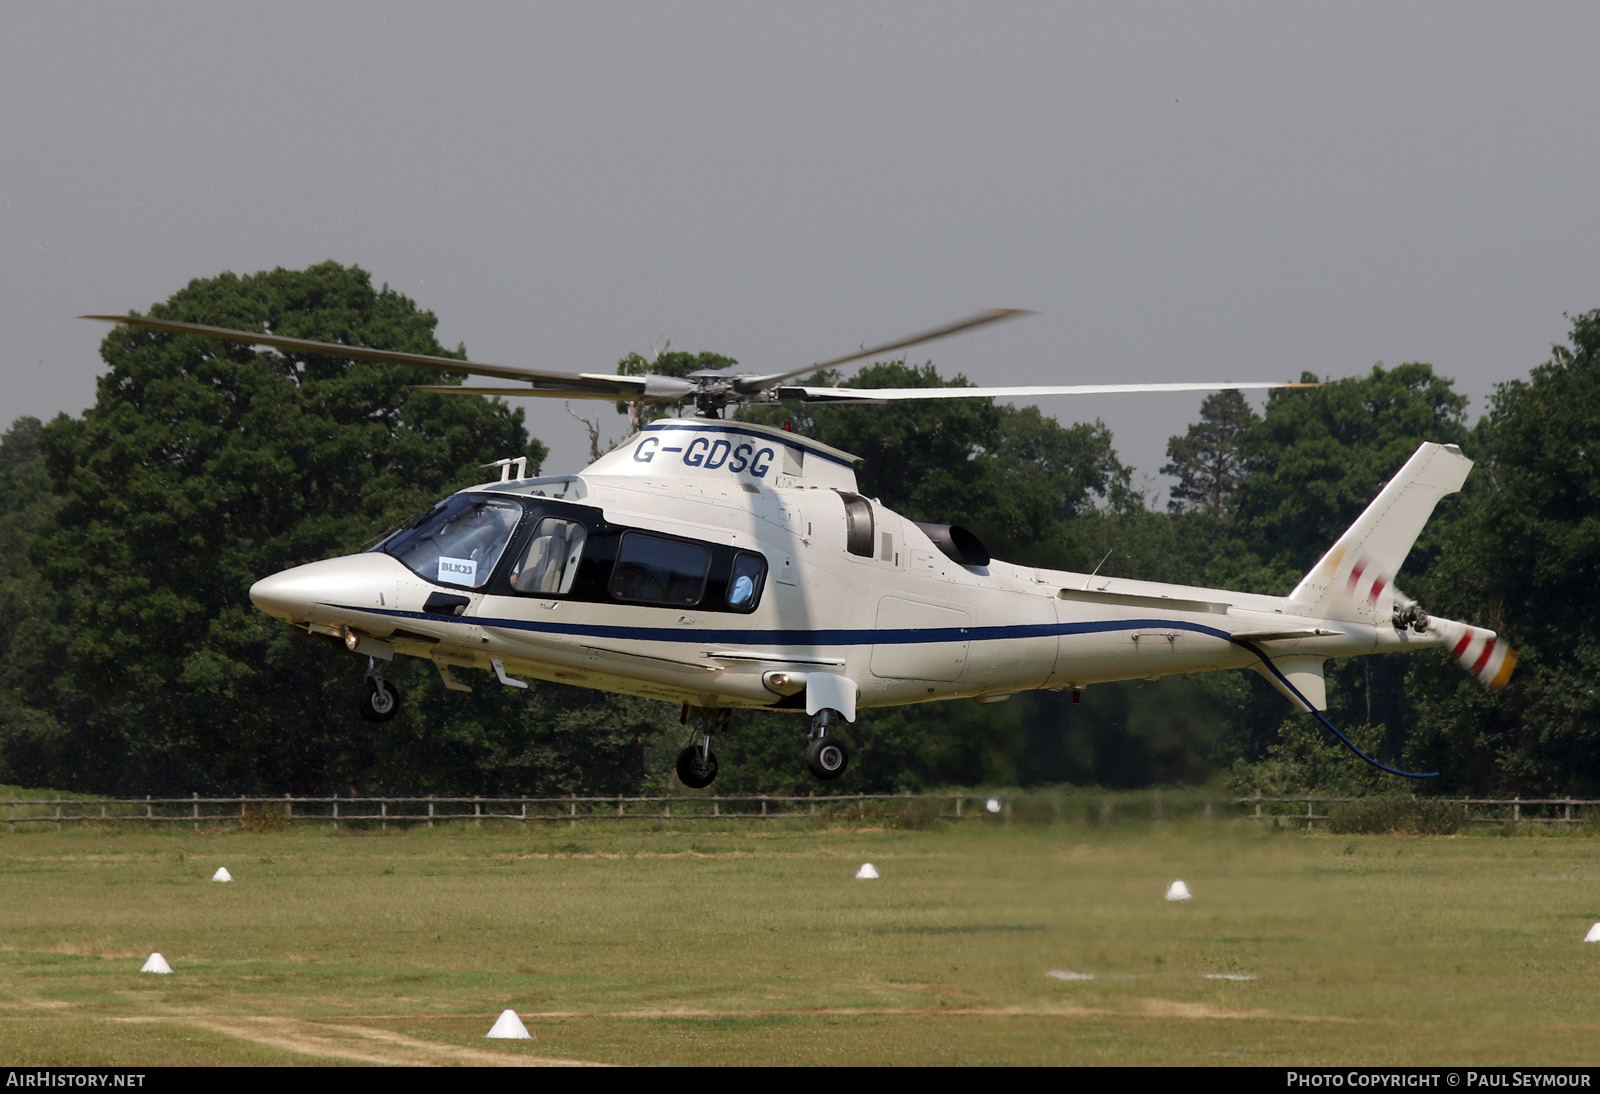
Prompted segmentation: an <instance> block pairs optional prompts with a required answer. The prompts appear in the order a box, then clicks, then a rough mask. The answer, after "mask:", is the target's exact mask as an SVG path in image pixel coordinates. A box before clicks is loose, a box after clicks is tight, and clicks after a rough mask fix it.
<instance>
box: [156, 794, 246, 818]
mask: <svg viewBox="0 0 1600 1094" xmlns="http://www.w3.org/2000/svg"><path fill="white" fill-rule="evenodd" d="M241 808H242V806H241ZM155 816H156V815H155V813H154V812H153V811H152V810H151V808H150V795H149V794H146V795H145V796H144V819H145V820H154V819H155Z"/></svg>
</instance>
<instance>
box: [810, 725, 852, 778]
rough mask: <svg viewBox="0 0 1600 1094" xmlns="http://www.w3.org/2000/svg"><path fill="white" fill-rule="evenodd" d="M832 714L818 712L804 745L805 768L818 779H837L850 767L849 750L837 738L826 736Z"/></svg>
mask: <svg viewBox="0 0 1600 1094" xmlns="http://www.w3.org/2000/svg"><path fill="white" fill-rule="evenodd" d="M833 714H834V712H833V711H831V710H819V711H818V712H817V716H816V717H815V718H813V719H812V721H811V739H810V741H809V742H808V743H807V744H806V767H808V768H810V769H811V773H812V774H813V775H815V776H816V777H817V778H819V779H837V778H838V777H839V776H840V775H843V774H844V771H845V768H847V767H849V766H850V750H849V749H848V748H846V747H845V746H844V742H843V741H841V740H839V738H837V737H830V736H828V723H829V722H830V721H831V720H832V716H833Z"/></svg>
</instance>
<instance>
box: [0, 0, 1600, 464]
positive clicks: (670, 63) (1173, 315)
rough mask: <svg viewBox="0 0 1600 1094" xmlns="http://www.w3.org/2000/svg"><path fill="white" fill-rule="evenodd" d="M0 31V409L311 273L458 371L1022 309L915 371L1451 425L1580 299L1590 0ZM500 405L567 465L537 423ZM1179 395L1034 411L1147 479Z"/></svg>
mask: <svg viewBox="0 0 1600 1094" xmlns="http://www.w3.org/2000/svg"><path fill="white" fill-rule="evenodd" d="M0 12H3V14H4V27H5V29H4V32H3V34H0V278H3V281H0V288H3V290H4V291H3V292H0V329H3V330H4V332H5V342H6V344H5V347H4V353H3V355H0V428H3V426H4V425H5V424H7V423H9V422H10V421H12V420H13V419H14V418H16V417H18V416H19V415H23V414H32V415H37V416H39V417H43V418H48V417H51V416H53V415H55V414H56V413H58V412H61V411H66V412H69V413H74V414H75V413H78V412H80V411H81V410H82V409H83V408H84V407H86V406H88V405H89V404H90V403H92V402H93V399H94V380H95V377H96V376H97V375H98V374H99V372H100V371H101V369H102V365H101V362H100V360H99V358H98V352H97V347H98V344H99V341H100V339H101V338H102V337H103V335H104V334H105V329H104V327H103V326H101V325H100V324H92V323H88V322H84V321H80V320H78V319H75V318H74V316H77V315H80V314H82V313H85V312H113V313H114V312H123V311H126V310H128V309H130V308H134V309H139V310H141V311H142V310H145V309H147V308H148V307H149V306H150V305H151V304H152V303H154V302H157V301H161V300H164V299H166V298H167V297H168V296H169V295H171V294H172V293H173V292H174V291H176V290H177V289H179V288H181V287H182V286H183V285H184V284H185V283H186V282H188V281H189V280H190V279H192V278H196V277H210V276H214V275H215V274H217V273H219V272H221V271H223V270H232V271H235V272H237V273H249V272H254V271H257V270H262V269H270V268H272V267H275V266H285V267H291V268H298V267H304V266H307V265H310V264H312V263H315V262H319V261H322V260H324V259H329V258H331V259H334V260H336V261H339V262H342V263H352V264H359V265H360V266H362V267H364V268H365V269H367V270H368V271H370V272H371V274H372V276H373V280H374V281H375V282H377V283H380V284H381V283H383V282H387V283H388V284H389V285H391V286H392V287H394V288H396V289H398V290H400V291H402V292H404V293H405V294H407V295H408V296H410V297H411V298H412V299H413V300H415V301H416V302H417V303H418V304H419V305H421V306H422V307H424V308H427V309H430V310H432V311H433V312H434V313H435V314H436V315H437V316H438V318H439V335H440V338H441V340H442V341H443V342H444V343H445V344H446V345H450V346H453V345H455V344H457V343H465V345H466V347H467V350H468V352H469V353H470V354H471V355H472V356H473V357H474V358H475V359H478V360H483V361H490V362H500V363H507V364H527V365H533V366H539V367H548V368H559V369H568V370H572V371H590V372H609V371H612V370H613V369H614V367H615V363H616V361H617V359H618V358H619V357H621V356H622V355H624V354H626V353H628V352H630V351H634V350H638V351H641V352H642V351H646V350H647V349H648V348H649V346H650V344H651V343H652V341H659V340H663V339H670V340H671V343H672V347H673V348H674V349H683V350H702V349H708V350H715V351H717V352H720V353H726V354H729V355H731V356H733V357H736V358H738V359H739V360H740V361H741V363H743V364H746V365H749V366H751V367H754V368H759V369H763V370H775V369H785V368H791V367H798V366H800V365H804V364H806V363H807V362H810V361H815V360H819V359H822V358H826V357H829V356H833V355H835V354H839V353H842V352H846V351H848V350H849V349H851V348H853V347H855V346H857V345H859V344H861V343H863V342H869V343H870V342H876V341H882V340H887V339H890V338H893V337H895V336H897V335H901V334H905V333H908V332H911V331H915V330H918V329H921V328H923V327H927V326H931V325H934V324H937V323H940V322H943V321H945V320H948V319H952V318H956V317H959V316H961V315H965V314H967V313H969V312H971V311H974V310H977V309H979V308H985V307H995V306H1006V307H1022V308H1030V309H1033V310H1035V311H1036V312H1038V313H1039V314H1037V315H1036V316H1034V317H1032V318H1029V319H1026V320H1022V321H1018V322H1014V323H1010V324H1004V325H1002V326H1000V327H997V328H994V329H992V330H988V331H983V332H978V333H975V334H970V335H963V336H959V337H957V338H954V339H951V340H949V341H947V342H941V343H936V344H934V345H932V346H930V347H927V348H926V349H925V350H924V351H921V353H920V354H918V356H919V357H931V359H932V360H933V361H934V362H935V363H936V364H937V365H938V366H939V368H940V369H941V370H942V371H945V372H946V373H954V372H958V371H959V372H962V373H964V374H965V375H966V376H968V377H969V378H970V379H971V380H973V381H974V382H977V383H983V384H1019V383H1074V382H1078V383H1091V382H1097V381H1100V382H1111V381H1134V380H1191V379H1193V380H1209V379H1239V380H1270V379H1291V378H1294V377H1296V376H1297V375H1298V374H1299V372H1300V371H1301V370H1302V369H1310V370H1312V371H1314V372H1316V373H1319V374H1321V375H1323V376H1347V375H1351V374H1355V373H1359V372H1363V371H1365V370H1367V369H1369V368H1370V367H1371V366H1372V364H1373V363H1374V362H1377V361H1383V362H1385V363H1387V364H1391V365H1393V364H1398V363H1400V362H1403V361H1412V360H1422V361H1429V362H1431V363H1433V364H1434V365H1435V367H1436V368H1437V369H1438V370H1439V371H1440V372H1442V373H1443V374H1444V375H1447V376H1450V377H1453V378H1454V379H1455V380H1456V382H1457V386H1458V389H1459V390H1461V391H1463V392H1465V393H1466V394H1468V395H1470V396H1471V397H1472V407H1471V411H1472V413H1473V415H1474V417H1475V416H1476V414H1477V413H1478V412H1480V411H1482V410H1483V408H1484V405H1485V400H1486V397H1487V396H1488V395H1489V393H1490V392H1491V391H1492V389H1493V385H1494V384H1495V383H1496V382H1498V381H1502V380H1506V379H1511V378H1515V377H1519V376H1522V375H1525V374H1526V372H1527V370H1528V369H1529V368H1530V367H1531V366H1533V365H1535V364H1537V363H1538V362H1539V361H1541V360H1543V359H1544V358H1545V356H1546V355H1547V353H1548V349H1549V345H1550V344H1551V343H1552V342H1557V341H1564V340H1565V337H1566V334H1567V331H1568V327H1569V324H1568V322H1567V321H1566V320H1565V319H1564V318H1563V313H1564V312H1570V313H1573V314H1577V313H1579V312H1583V311H1588V310H1591V309H1594V308H1600V247H1597V245H1596V244H1597V239H1600V233H1597V228H1600V202H1597V200H1596V198H1595V180H1596V179H1600V170H1597V166H1600V140H1596V136H1595V131H1596V116H1597V114H1596V112H1597V108H1600V65H1596V64H1595V63H1594V50H1595V47H1596V44H1597V43H1600V6H1597V5H1594V4H1592V3H1586V4H1559V5H1558V4H1477V5H1475V4H1468V3H1448V4H1410V5H1408V4H1402V3H1395V2H1384V3H1380V4H1371V5H1361V4H1353V3H1341V4H1337V5H1333V4H1329V5H1322V6H1314V5H1308V4H1282V3H1272V4H1260V5H1247V4H1198V3H1163V4H1136V3H1117V4H1095V5H1083V4H1078V5H1073V4H1066V3H1061V2H1054V3H1037V4H1003V3H1001V4H997V3H987V4H983V5H981V6H980V5H978V4H962V5H950V4H935V3H929V2H926V0H924V2H917V3H863V2H853V3H844V4H827V3H815V2H812V3H807V4H804V5H800V4H752V3H728V4H704V3H687V2H683V0H673V2H671V3H654V4H645V3H629V4H602V3H586V4H530V3H516V4H492V3H481V4H454V5H449V6H446V5H442V4H403V3H392V2H391V3H375V4H365V3H337V4H329V3H306V4H296V3H286V2H284V0H274V2H273V3H270V4H215V3H205V4H200V3H195V4H167V3H160V4H158V3H143V4H116V5H113V4H68V3H37V4H23V3H15V2H12V3H5V4H3V5H0ZM521 402H523V403H524V404H525V405H527V406H528V408H529V424H530V427H531V428H532V430H533V432H534V433H536V434H537V435H538V436H540V437H542V438H544V439H545V440H546V441H547V442H549V443H550V444H551V446H552V448H553V451H554V455H553V458H552V459H551V460H550V462H549V463H548V464H547V471H550V472H565V471H572V470H577V469H578V467H579V466H580V465H581V463H582V462H583V461H582V457H583V453H584V448H585V445H584V438H583V435H582V432H581V430H580V429H579V428H578V427H577V425H576V424H575V423H573V422H572V421H571V420H570V419H569V418H567V417H566V416H565V414H564V413H563V411H562V408H561V404H560V403H559V402H554V403H545V404H543V405H536V401H534V400H521ZM1199 402H1200V397H1199V396H1194V395H1156V396H1116V397H1099V398H1094V399H1089V398H1084V399H1079V400H1070V401H1069V400H1056V401H1053V402H1050V403H1047V404H1044V405H1045V407H1046V409H1047V411H1048V412H1050V413H1053V414H1055V415H1056V416H1057V417H1059V418H1061V419H1063V420H1075V419H1093V418H1096V417H1098V418H1101V419H1103V420H1104V421H1105V422H1106V423H1107V424H1108V425H1109V426H1110V427H1111V429H1112V431H1113V433H1114V435H1115V438H1116V442H1117V447H1118V449H1119V452H1120V453H1121V455H1122V456H1123V458H1124V459H1125V460H1126V461H1127V462H1129V463H1132V464H1134V465H1135V466H1136V467H1138V468H1139V469H1140V470H1141V471H1143V472H1146V473H1150V474H1152V475H1153V474H1154V472H1155V470H1156V469H1157V468H1158V467H1159V466H1160V465H1161V463H1162V462H1163V461H1164V453H1165V446H1166V439H1167V437H1168V435H1169V434H1172V433H1178V432H1182V430H1183V429H1184V428H1185V426H1186V425H1187V423H1189V422H1190V421H1192V420H1194V418H1195V416H1196V412H1197V409H1198V406H1199ZM593 405H597V404H590V406H593ZM598 405H603V404H598ZM885 412H886V413H892V411H885ZM607 413H608V417H614V416H612V415H610V414H609V411H608V412H607ZM621 423H622V419H621V418H620V417H616V418H615V423H614V424H613V425H611V427H610V432H611V436H612V437H613V438H615V437H616V436H619V435H620V433H621V428H620V427H621Z"/></svg>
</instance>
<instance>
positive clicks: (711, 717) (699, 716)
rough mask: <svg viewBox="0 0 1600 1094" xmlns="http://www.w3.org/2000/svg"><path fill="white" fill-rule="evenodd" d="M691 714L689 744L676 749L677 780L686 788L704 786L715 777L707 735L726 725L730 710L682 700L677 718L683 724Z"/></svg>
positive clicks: (721, 729) (709, 740)
mask: <svg viewBox="0 0 1600 1094" xmlns="http://www.w3.org/2000/svg"><path fill="white" fill-rule="evenodd" d="M691 717H693V718H694V729H693V730H692V731H691V733H690V735H689V747H688V748H685V749H684V750H683V751H682V752H680V753H678V781H679V782H681V783H683V785H684V786H687V787H688V788H689V789H690V790H704V789H705V788H706V787H708V786H710V785H711V782H712V780H713V779H715V778H716V777H717V757H716V756H715V755H714V754H713V753H712V751H711V736H712V734H714V733H719V732H722V731H724V730H726V729H727V728H728V720H729V719H730V718H732V717H733V711H731V710H727V709H724V708H721V707H697V706H691V705H689V704H688V703H685V704H683V713H681V714H680V715H678V721H680V722H682V723H683V724H684V725H688V724H689V719H690V718H691Z"/></svg>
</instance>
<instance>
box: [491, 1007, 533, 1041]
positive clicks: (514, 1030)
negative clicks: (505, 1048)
mask: <svg viewBox="0 0 1600 1094" xmlns="http://www.w3.org/2000/svg"><path fill="white" fill-rule="evenodd" d="M484 1036H485V1037H508V1038H516V1039H520V1040H524V1041H531V1040H533V1034H531V1033H529V1032H528V1027H527V1026H525V1025H523V1024H522V1019H521V1018H518V1017H517V1012H516V1011H514V1010H503V1011H501V1012H500V1017H499V1018H496V1019H495V1022H494V1026H493V1027H491V1028H490V1030H489V1032H488V1033H485V1034H484Z"/></svg>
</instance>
